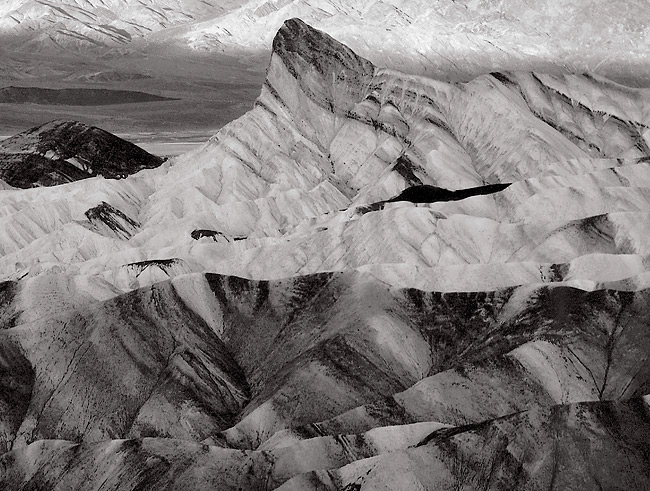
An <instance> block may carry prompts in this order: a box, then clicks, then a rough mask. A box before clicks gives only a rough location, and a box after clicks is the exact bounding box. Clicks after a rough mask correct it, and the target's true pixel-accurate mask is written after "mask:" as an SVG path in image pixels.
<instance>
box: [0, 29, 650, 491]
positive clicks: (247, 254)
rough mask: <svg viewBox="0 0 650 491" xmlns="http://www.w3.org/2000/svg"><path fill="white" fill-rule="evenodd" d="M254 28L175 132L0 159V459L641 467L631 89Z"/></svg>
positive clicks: (310, 472)
mask: <svg viewBox="0 0 650 491" xmlns="http://www.w3.org/2000/svg"><path fill="white" fill-rule="evenodd" d="M272 47H273V52H272V56H271V59H270V62H269V66H268V71H267V77H266V81H265V82H264V85H263V87H262V90H261V94H260V96H259V98H258V99H257V101H256V103H255V107H254V108H253V109H252V110H250V111H249V112H248V113H246V114H245V115H244V116H243V117H241V118H239V119H237V120H235V121H233V122H232V123H230V124H229V125H227V126H226V127H224V128H223V129H222V130H220V131H219V132H218V133H217V134H216V135H215V136H214V137H212V138H211V139H210V141H208V142H207V143H206V144H205V145H204V146H203V147H202V148H200V149H198V150H196V151H193V152H190V153H188V154H185V155H182V156H179V157H176V158H172V159H170V160H168V161H165V162H163V163H162V164H160V165H158V166H157V167H155V168H152V169H144V170H141V171H139V172H135V173H133V174H131V175H129V176H128V177H126V178H122V179H112V178H110V177H113V176H110V175H107V176H105V177H102V176H103V175H104V174H103V172H102V171H101V169H100V170H98V171H96V174H100V175H102V176H94V177H93V176H90V175H89V176H88V177H87V178H85V179H83V180H78V181H75V182H69V183H66V184H59V185H55V186H50V187H32V188H27V189H17V188H16V187H14V186H13V185H11V183H8V184H2V190H1V191H0V228H1V233H0V251H1V257H0V275H1V277H2V279H3V282H2V283H0V299H1V301H0V326H1V328H2V330H0V452H1V455H0V488H2V489H7V490H14V489H16V490H18V489H21V490H28V489H29V490H41V489H47V490H49V489H55V490H61V491H63V490H71V489H74V490H99V489H101V490H102V491H106V490H136V489H157V490H158V489H165V490H167V489H197V490H202V489H206V490H208V489H224V490H239V489H258V490H271V489H281V490H310V489H313V490H316V489H318V490H338V489H340V490H371V489H400V490H422V489H431V490H433V489H450V490H451V489H464V490H472V489H526V490H538V489H540V490H541V489H574V490H591V489H649V488H650V407H649V404H650V364H649V363H648V353H650V330H649V329H648V325H649V324H650V307H649V305H650V304H649V301H650V245H649V244H650V240H649V238H650V220H649V218H650V214H649V210H650V90H648V89H643V88H631V87H629V86H625V85H622V84H620V83H617V82H614V81H612V80H609V79H607V78H604V77H603V76H601V75H595V74H591V75H590V74H581V75H575V74H574V75H570V74H557V73H556V74H544V73H538V72H523V71H518V72H510V71H508V72H505V71H502V72H493V73H490V74H484V75H480V76H477V77H475V78H473V79H471V80H470V81H467V82H464V83H460V82H445V81H439V80H436V79H433V78H429V77H426V76H423V75H413V74H408V73H405V72H400V71H396V70H394V69H388V68H381V67H379V66H376V65H375V64H373V63H372V62H371V61H369V60H367V59H365V58H362V57H361V56H359V55H357V54H356V53H355V52H353V51H352V50H351V49H350V48H348V47H346V46H345V45H343V44H340V43H339V42H337V41H335V40H334V39H333V38H332V37H330V36H329V35H327V34H324V33H323V32H321V31H318V30H316V29H313V28H312V27H310V26H308V25H307V24H305V23H303V22H302V21H300V20H297V19H292V20H288V21H286V22H285V23H284V24H283V25H282V27H281V29H280V30H279V31H278V32H277V34H276V36H275V38H274V39H273V46H272ZM60 125H63V126H65V127H67V126H72V127H74V124H72V123H63V122H57V123H54V126H55V128H56V127H58V126H60ZM22 138H23V141H22V142H21V141H20V138H19V137H16V140H18V142H17V144H18V145H19V146H21V147H25V148H27V150H25V151H30V149H31V148H35V146H34V145H33V144H32V146H30V143H29V141H26V142H25V140H24V138H25V137H24V136H23V137H22ZM66 158H67V157H66ZM133 170H137V169H133ZM83 177H86V176H83ZM45 184H48V183H45ZM49 184H56V183H49ZM25 187H27V186H25Z"/></svg>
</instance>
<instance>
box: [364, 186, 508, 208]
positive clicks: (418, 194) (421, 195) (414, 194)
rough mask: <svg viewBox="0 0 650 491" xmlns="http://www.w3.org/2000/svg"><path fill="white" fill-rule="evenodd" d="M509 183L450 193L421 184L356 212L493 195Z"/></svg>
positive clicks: (443, 189) (446, 190) (447, 190)
mask: <svg viewBox="0 0 650 491" xmlns="http://www.w3.org/2000/svg"><path fill="white" fill-rule="evenodd" d="M510 184H511V183H505V184H488V185H485V186H477V187H473V188H467V189H459V190H456V191H450V190H449V189H445V188H439V187H437V186H431V185H429V184H421V185H418V186H411V187H408V188H406V189H405V190H404V191H402V192H401V193H399V194H398V195H397V196H394V197H393V198H390V199H387V200H384V201H377V202H375V203H372V204H369V205H367V206H360V207H359V208H357V211H358V212H359V213H360V214H362V215H363V214H365V213H369V212H371V211H378V210H381V209H383V208H384V205H385V204H386V203H395V202H397V201H409V202H411V203H438V202H441V201H460V200H463V199H466V198H471V197H472V196H481V195H487V194H494V193H498V192H500V191H503V190H504V189H506V188H507V187H508V186H510Z"/></svg>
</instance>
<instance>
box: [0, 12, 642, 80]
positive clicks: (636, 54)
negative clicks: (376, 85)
mask: <svg viewBox="0 0 650 491" xmlns="http://www.w3.org/2000/svg"><path fill="white" fill-rule="evenodd" d="M294 17H299V18H301V19H303V20H304V21H306V22H308V23H309V24H310V25H313V26H315V27H317V28H319V29H321V30H324V31H325V32H327V33H329V34H330V35H333V36H335V37H336V38H337V39H340V40H342V41H344V42H346V43H347V44H348V45H349V46H350V47H352V48H353V49H354V50H355V51H356V52H358V53H359V54H361V55H362V56H365V57H366V58H368V59H370V60H371V61H373V62H374V63H376V64H379V65H382V66H391V67H393V68H400V69H402V70H404V71H409V72H417V73H423V74H427V75H430V76H437V77H444V78H448V79H449V78H453V79H459V78H460V79H469V78H472V77H474V76H476V75H477V74H480V73H483V72H485V71H491V70H534V69H536V70H540V69H541V68H544V70H545V71H548V70H553V69H554V70H565V71H566V70H569V71H573V72H577V73H581V72H585V71H589V72H595V73H600V74H603V75H606V76H610V77H617V78H618V79H621V80H623V79H624V80H627V81H632V82H635V83H644V84H650V77H649V76H648V73H650V69H649V66H648V61H647V59H646V56H645V55H646V53H647V52H648V51H649V50H650V34H649V33H650V30H649V29H650V28H649V27H648V26H650V10H648V8H647V2H646V1H645V0H632V1H630V0H615V1H609V2H603V1H600V0H581V1H575V2H571V3H569V4H567V3H566V2H560V1H558V0H544V1H542V2H539V1H538V2H529V1H527V0H514V1H491V2H486V1H481V0H462V1H461V0H438V1H435V2H423V1H421V0H385V1H381V2H377V1H374V0H355V1H351V2H333V1H326V0H309V1H307V0H228V1H220V2H206V1H199V0H142V1H138V2H132V1H131V2H129V1H127V0H101V1H100V0H63V1H58V2H56V3H54V2H46V1H40V0H39V1H37V0H12V1H10V2H4V3H3V5H2V6H0V38H1V39H2V40H3V45H4V46H6V47H10V48H11V50H12V51H20V52H26V53H30V52H32V53H33V52H39V51H42V50H45V51H51V49H52V48H56V50H58V51H60V52H61V53H66V54H69V53H70V52H85V51H89V52H90V53H91V54H93V56H94V57H96V53H97V52H101V53H105V52H106V51H107V50H109V52H111V50H115V49H118V50H119V49H122V48H125V49H126V52H132V53H139V54H142V53H148V52H152V53H162V54H163V55H164V56H170V55H171V54H174V53H176V52H177V51H179V50H180V52H181V53H185V55H187V54H188V53H192V52H194V53H197V52H198V53H201V52H218V53H221V52H223V53H226V54H235V55H245V56H246V55H251V54H256V55H260V54H262V55H263V56H264V59H266V54H267V53H268V50H269V48H270V46H271V41H272V39H273V37H274V35H275V32H276V31H277V30H278V29H279V28H280V26H281V25H282V23H283V22H284V21H285V20H286V19H289V18H294ZM118 52H119V53H123V52H125V51H124V50H123V51H118ZM256 59H257V58H256ZM20 69H21V70H24V69H25V67H22V68H20Z"/></svg>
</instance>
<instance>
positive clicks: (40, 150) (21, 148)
mask: <svg viewBox="0 0 650 491" xmlns="http://www.w3.org/2000/svg"><path fill="white" fill-rule="evenodd" d="M162 162H163V159H162V158H160V157H156V156H154V155H151V154H150V153H148V152H146V151H145V150H143V149H141V148H140V147H138V146H136V145H134V144H133V143H130V142H128V141H126V140H123V139H121V138H118V137H117V136H115V135H113V134H111V133H108V132H107V131H104V130H102V129H100V128H96V127H94V126H88V125H86V124H84V123H80V122H78V121H62V120H57V121H52V122H50V123H47V124H44V125H42V126H38V127H35V128H32V129H30V130H27V131H25V132H23V133H19V134H17V135H15V136H13V137H11V138H8V139H6V140H4V141H2V142H0V179H2V180H4V181H5V182H6V183H8V184H10V185H11V186H14V187H19V188H29V187H33V186H55V185H57V184H64V183H66V182H72V181H77V180H80V179H84V178H87V177H92V176H98V175H101V176H104V177H107V178H121V177H124V176H127V175H130V174H133V173H135V172H138V171H139V170H142V169H151V168H154V167H158V166H159V165H160V164H162Z"/></svg>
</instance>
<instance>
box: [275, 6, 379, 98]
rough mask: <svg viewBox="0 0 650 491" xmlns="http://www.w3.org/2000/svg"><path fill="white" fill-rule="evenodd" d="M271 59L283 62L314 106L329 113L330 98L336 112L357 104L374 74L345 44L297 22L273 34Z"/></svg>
mask: <svg viewBox="0 0 650 491" xmlns="http://www.w3.org/2000/svg"><path fill="white" fill-rule="evenodd" d="M273 56H277V57H279V58H280V60H282V63H283V64H284V66H285V67H286V69H287V70H288V71H289V73H290V74H291V76H293V77H294V78H295V79H296V80H298V82H299V83H300V85H301V87H302V88H303V89H305V90H308V91H309V94H310V96H311V97H310V98H311V99H312V100H314V102H316V103H317V104H319V105H321V106H324V107H326V108H327V109H330V110H335V108H334V106H335V104H334V101H333V100H332V99H333V96H336V98H337V101H336V102H337V104H336V105H338V106H339V107H338V108H337V109H339V110H340V109H347V107H346V106H348V105H349V103H352V102H358V100H359V99H360V98H361V96H362V94H363V92H364V91H365V88H366V87H367V85H368V84H369V82H370V79H371V78H372V76H373V74H374V71H375V66H374V65H373V64H372V63H371V62H370V61H368V60H366V59H365V58H362V57H361V56H359V55H357V54H356V53H355V52H354V51H352V50H351V49H350V48H348V47H347V46H346V45H345V44H343V43H341V42H339V41H337V40H335V39H334V38H332V37H331V36H329V35H328V34H326V33H324V32H322V31H319V30H318V29H314V28H313V27H311V26H309V25H308V24H306V23H305V22H303V21H302V20H300V19H297V18H294V19H289V20H287V21H285V22H284V24H283V25H282V27H281V28H280V30H279V31H278V33H277V34H276V36H275V38H274V39H273ZM271 63H273V60H271ZM269 74H271V69H270V70H269ZM341 103H342V104H341Z"/></svg>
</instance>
